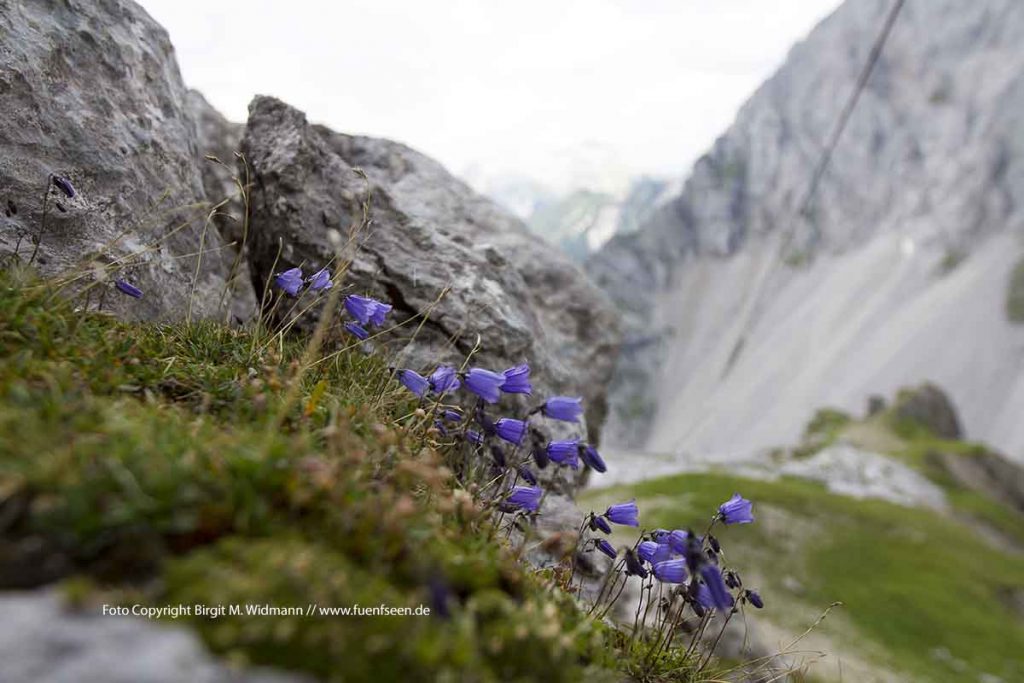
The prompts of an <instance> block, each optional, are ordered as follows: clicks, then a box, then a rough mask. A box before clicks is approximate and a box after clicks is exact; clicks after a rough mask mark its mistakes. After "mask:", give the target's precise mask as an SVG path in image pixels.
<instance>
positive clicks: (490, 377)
mask: <svg viewBox="0 0 1024 683" xmlns="http://www.w3.org/2000/svg"><path fill="white" fill-rule="evenodd" d="M504 383H505V376H504V375H501V374H498V373H497V372H491V371H490V370H484V369H483V368H470V370H469V372H467V373H466V388H467V389H469V390H470V391H472V392H473V393H474V394H476V395H477V396H479V397H480V398H482V399H483V400H485V401H487V402H488V403H497V402H498V400H499V399H500V398H501V385H502V384H504Z"/></svg>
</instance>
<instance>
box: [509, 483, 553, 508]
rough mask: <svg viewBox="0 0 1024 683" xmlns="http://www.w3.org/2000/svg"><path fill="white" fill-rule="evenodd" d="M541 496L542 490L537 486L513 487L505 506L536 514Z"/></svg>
mask: <svg viewBox="0 0 1024 683" xmlns="http://www.w3.org/2000/svg"><path fill="white" fill-rule="evenodd" d="M543 495H544V490H543V489H541V488H539V487H537V486H513V487H512V491H511V493H509V494H508V498H506V499H505V504H506V505H507V506H508V507H510V508H512V509H514V510H527V511H528V512H536V511H537V508H538V507H540V499H541V496H543Z"/></svg>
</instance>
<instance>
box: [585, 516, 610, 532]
mask: <svg viewBox="0 0 1024 683" xmlns="http://www.w3.org/2000/svg"><path fill="white" fill-rule="evenodd" d="M588 526H589V527H590V530H591V531H603V532H604V533H606V534H610V533H611V532H612V526H611V524H609V523H608V520H607V519H605V518H604V517H602V516H601V515H595V514H591V515H590V522H589V524H588Z"/></svg>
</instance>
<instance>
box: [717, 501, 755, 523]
mask: <svg viewBox="0 0 1024 683" xmlns="http://www.w3.org/2000/svg"><path fill="white" fill-rule="evenodd" d="M752 507H753V503H751V502H750V501H749V500H747V499H746V498H744V497H743V496H741V495H740V494H738V493H734V494H732V498H730V499H729V500H727V501H725V502H724V503H722V504H721V505H719V506H718V516H719V517H720V518H721V519H722V521H723V522H725V523H726V524H749V523H750V522H753V521H754V515H753V513H752V512H751V508H752Z"/></svg>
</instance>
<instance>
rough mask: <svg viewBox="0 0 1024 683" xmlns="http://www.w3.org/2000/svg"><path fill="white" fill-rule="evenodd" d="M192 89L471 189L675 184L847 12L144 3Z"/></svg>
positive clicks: (644, 1) (821, 5)
mask: <svg viewBox="0 0 1024 683" xmlns="http://www.w3.org/2000/svg"><path fill="white" fill-rule="evenodd" d="M140 2H141V3H142V5H143V6H144V7H145V8H146V9H147V10H148V11H149V12H150V14H152V15H153V17H154V18H155V19H156V20H157V21H159V22H160V23H162V24H163V25H164V27H165V28H167V30H168V32H169V33H170V35H171V40H172V41H173V42H174V45H175V48H176V50H177V53H178V60H179V62H180V65H181V70H182V74H183V76H184V78H185V82H186V83H187V84H188V85H189V86H191V87H195V88H198V89H199V90H201V91H202V92H203V94H204V95H205V96H206V97H207V99H208V100H209V101H210V102H211V103H212V104H213V105H214V106H215V107H217V108H218V109H220V110H221V112H222V113H224V114H225V115H226V116H228V117H229V118H231V119H234V120H237V121H244V120H245V117H246V107H247V105H248V103H249V100H250V99H251V98H252V96H253V95H254V94H255V93H262V94H270V95H275V96H277V97H279V98H281V99H283V100H285V101H286V102H288V103H289V104H292V105H294V106H296V107H298V108H300V109H302V110H304V111H305V112H306V113H307V114H308V115H309V117H310V119H311V120H313V121H317V122H320V123H324V124H327V125H328V126H330V127H332V128H334V129H336V130H339V131H344V132H348V133H364V134H369V135H375V136H381V137H388V138H392V139H396V140H400V141H402V142H405V143H407V144H409V145H411V146H413V147H415V148H417V149H419V150H420V151H422V152H425V153H426V154H429V155H431V156H433V157H435V158H437V159H439V160H440V161H441V162H442V163H444V164H445V165H446V166H447V167H448V168H449V170H451V171H453V172H455V173H458V174H461V175H464V176H469V177H472V178H473V179H474V180H475V181H477V182H480V181H481V179H483V180H486V179H493V178H495V177H498V176H505V175H520V176H526V177H530V178H534V179H537V180H539V181H541V182H544V183H546V184H548V185H551V186H554V187H555V188H558V189H565V188H566V187H567V186H570V185H575V184H579V183H588V184H592V185H593V184H601V183H603V182H605V181H608V179H609V177H611V178H612V179H614V178H616V177H618V176H621V175H624V174H629V175H633V174H638V173H657V174H669V175H673V176H681V175H683V174H685V173H686V172H687V171H688V169H689V167H690V165H691V164H692V163H693V161H694V160H695V159H696V158H697V157H698V156H699V155H700V154H701V153H703V152H704V151H705V150H706V149H707V148H708V147H709V146H710V144H711V143H712V142H713V141H714V139H715V137H716V136H717V135H719V134H720V133H721V132H722V131H724V130H725V128H726V127H727V126H728V125H729V123H730V122H731V121H732V119H733V117H734V116H735V113H736V110H737V109H738V107H739V106H740V105H741V104H742V103H743V101H744V100H745V99H746V98H747V97H748V96H749V95H750V94H751V93H752V92H753V90H754V89H755V88H756V87H757V86H758V84H759V83H760V82H761V81H763V80H764V79H765V78H766V77H768V76H769V75H770V74H771V73H772V71H774V69H775V68H776V67H778V66H779V64H781V63H782V60H783V59H784V58H785V55H786V52H787V51H788V49H789V47H790V46H791V45H792V44H793V43H794V42H795V41H797V40H799V39H801V38H802V37H803V36H805V35H806V34H807V32H808V31H809V30H810V29H811V28H812V27H813V26H814V25H815V24H816V23H817V22H818V21H819V20H820V19H822V18H823V17H824V16H825V15H827V14H828V13H829V12H831V11H832V10H833V9H835V7H837V6H838V5H839V4H840V2H839V0H770V1H769V0H547V1H544V0H516V1H515V2H508V1H505V2H501V1H500V0H340V1H338V2H316V1H314V0H287V1H285V0H140Z"/></svg>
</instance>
